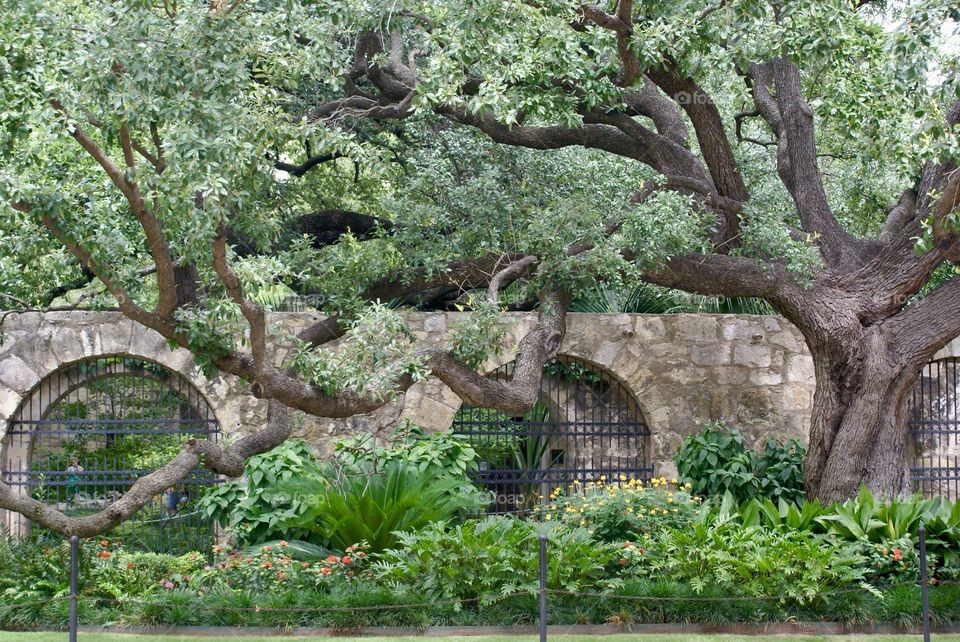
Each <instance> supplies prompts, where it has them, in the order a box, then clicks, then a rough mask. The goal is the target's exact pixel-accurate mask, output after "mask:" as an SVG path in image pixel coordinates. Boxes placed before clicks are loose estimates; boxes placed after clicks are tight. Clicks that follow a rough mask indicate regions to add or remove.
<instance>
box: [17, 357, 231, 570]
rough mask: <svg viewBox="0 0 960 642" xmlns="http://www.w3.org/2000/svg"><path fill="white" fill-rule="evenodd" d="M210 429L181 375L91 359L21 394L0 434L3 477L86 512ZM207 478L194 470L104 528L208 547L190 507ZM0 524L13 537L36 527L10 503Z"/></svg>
mask: <svg viewBox="0 0 960 642" xmlns="http://www.w3.org/2000/svg"><path fill="white" fill-rule="evenodd" d="M219 435H220V429H219V427H218V425H217V421H216V419H215V418H214V415H213V412H212V410H211V408H210V407H209V405H208V404H207V402H206V400H204V399H203V397H202V396H201V395H200V393H199V392H198V391H197V390H196V389H195V388H194V387H193V386H192V385H190V383H189V382H187V381H186V380H184V379H183V377H181V376H179V375H177V374H176V373H173V372H171V371H169V370H167V369H166V368H164V367H162V366H159V365H157V364H153V363H149V362H145V361H140V360H135V359H129V358H123V357H104V358H97V359H91V360H87V361H83V362H80V363H77V364H74V365H72V366H68V367H66V368H62V369H60V370H59V371H57V372H56V373H54V374H53V375H51V376H50V377H47V378H46V379H44V380H43V381H42V382H40V384H38V386H37V387H36V388H35V389H34V390H33V392H32V393H31V394H30V395H29V396H28V397H27V399H26V400H25V401H24V402H23V404H22V405H21V407H20V409H19V411H18V412H17V413H16V414H15V415H14V417H13V419H12V420H11V422H10V425H9V430H8V431H7V434H6V436H5V437H4V439H3V442H2V457H0V459H2V476H3V481H4V482H6V483H7V484H8V485H9V486H10V487H11V488H12V489H13V491H14V492H15V493H19V494H22V495H24V496H30V497H33V498H34V499H37V500H40V501H43V502H46V503H48V504H50V505H52V506H55V507H56V508H57V509H59V510H61V511H62V512H64V513H67V514H68V515H84V514H92V513H95V512H98V511H100V510H102V509H104V508H105V507H106V506H107V505H109V504H110V503H111V502H113V501H114V500H116V499H117V498H119V497H120V496H121V495H122V494H123V493H125V492H126V491H127V490H129V488H130V487H131V486H132V485H133V483H134V482H135V481H136V480H137V479H139V478H140V477H142V476H144V475H146V474H148V473H150V472H152V471H153V470H155V469H157V468H159V467H160V466H162V465H164V464H165V463H166V462H167V461H169V460H170V459H172V458H173V457H174V456H175V455H176V453H177V452H178V451H179V450H180V448H181V446H182V444H183V442H184V441H185V440H188V439H194V438H197V439H213V440H218V439H219ZM216 481H217V480H216V479H215V478H214V477H213V476H212V475H211V474H210V473H209V472H208V471H206V469H197V470H195V471H193V473H192V474H191V475H190V476H188V477H187V478H186V479H184V480H183V481H182V482H181V483H180V484H179V485H177V486H176V487H174V488H172V489H170V490H169V491H168V492H167V493H165V494H164V495H162V496H161V497H158V498H156V499H155V500H154V502H153V503H151V504H148V505H147V506H145V507H144V508H142V509H141V510H140V511H139V512H138V513H137V514H136V515H134V516H133V518H132V519H130V520H129V521H127V522H125V523H124V524H123V525H122V526H120V527H118V529H117V530H116V531H114V532H113V533H110V534H109V535H108V536H109V537H110V538H111V539H121V540H122V541H123V542H124V544H125V545H126V546H128V547H129V548H132V549H135V550H148V551H158V552H159V551H162V552H168V553H183V552H187V551H191V550H209V549H210V546H211V545H212V543H213V536H214V526H213V524H212V523H211V522H210V521H209V520H207V519H204V518H202V517H201V515H200V513H199V512H198V511H197V510H196V509H195V505H196V500H197V499H198V498H199V496H200V494H201V493H202V492H203V490H204V489H205V488H207V487H209V486H210V485H212V484H215V483H216ZM0 523H2V524H3V525H4V526H5V527H6V528H7V530H9V531H10V532H11V533H14V534H19V535H25V534H27V533H28V532H29V531H30V529H31V528H34V527H36V526H35V525H32V524H31V523H30V522H29V520H27V518H25V517H23V516H22V515H20V514H18V513H14V512H12V511H0Z"/></svg>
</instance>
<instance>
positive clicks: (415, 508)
mask: <svg viewBox="0 0 960 642" xmlns="http://www.w3.org/2000/svg"><path fill="white" fill-rule="evenodd" d="M275 497H277V498H278V500H280V501H284V502H286V501H290V502H292V503H293V504H295V505H297V506H299V507H300V509H299V510H298V511H297V513H296V514H295V515H293V516H290V517H288V518H286V519H285V520H283V521H281V522H278V524H277V526H278V528H280V529H281V530H284V531H286V532H295V533H299V532H303V531H306V532H308V533H309V534H310V535H311V536H312V538H313V540H314V541H316V542H318V543H321V544H323V545H325V546H329V547H332V548H338V549H340V550H343V548H345V547H347V546H349V545H351V544H353V543H355V542H360V541H365V542H367V543H368V544H369V545H370V548H371V550H373V551H381V550H384V549H386V548H389V547H390V546H393V545H394V544H395V543H396V541H397V536H396V534H395V533H396V531H402V530H414V529H417V528H422V527H424V526H426V525H428V524H430V523H432V522H445V521H448V520H452V519H457V518H463V517H464V516H466V515H468V514H474V513H477V512H479V511H480V510H481V509H482V508H483V506H485V505H486V504H487V502H488V497H487V493H485V492H482V491H480V490H478V489H477V488H476V487H475V486H473V484H471V483H470V481H469V480H468V479H466V477H465V476H464V477H463V478H461V479H457V478H454V477H451V476H450V475H448V474H443V473H440V472H439V471H436V470H434V469H431V468H428V469H427V470H425V471H421V470H420V469H419V468H418V467H415V466H413V465H411V464H405V463H400V462H391V463H388V464H385V465H384V466H383V467H381V468H380V469H379V470H377V471H376V472H373V471H370V472H369V473H365V474H354V475H347V476H340V477H339V478H334V479H331V478H328V477H324V476H322V473H319V472H318V473H317V474H313V475H308V476H306V477H305V478H303V479H298V480H290V481H288V482H286V483H284V484H280V485H279V487H278V488H277V489H276V491H275Z"/></svg>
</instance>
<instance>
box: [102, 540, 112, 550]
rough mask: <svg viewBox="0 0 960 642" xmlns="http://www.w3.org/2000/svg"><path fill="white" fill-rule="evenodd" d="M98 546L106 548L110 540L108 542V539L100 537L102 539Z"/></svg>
mask: <svg viewBox="0 0 960 642" xmlns="http://www.w3.org/2000/svg"><path fill="white" fill-rule="evenodd" d="M100 546H102V547H104V548H107V547H108V546H110V542H108V541H107V540H105V539H102V540H100Z"/></svg>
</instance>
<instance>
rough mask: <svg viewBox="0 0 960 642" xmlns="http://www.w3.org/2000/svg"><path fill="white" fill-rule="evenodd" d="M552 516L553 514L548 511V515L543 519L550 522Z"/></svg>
mask: <svg viewBox="0 0 960 642" xmlns="http://www.w3.org/2000/svg"><path fill="white" fill-rule="evenodd" d="M552 517H553V516H552V515H550V513H547V516H546V517H544V518H543V519H544V520H546V521H548V522H549V521H550V519H551V518H552Z"/></svg>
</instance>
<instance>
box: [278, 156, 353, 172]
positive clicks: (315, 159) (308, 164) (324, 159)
mask: <svg viewBox="0 0 960 642" xmlns="http://www.w3.org/2000/svg"><path fill="white" fill-rule="evenodd" d="M338 158H345V156H344V155H343V154H341V153H340V152H332V153H330V154H318V155H317V156H312V157H310V158H308V159H307V160H305V161H304V162H302V163H300V164H299V165H293V164H291V163H284V162H283V161H280V160H278V161H276V162H275V163H274V164H273V166H274V167H276V168H277V169H279V170H280V171H283V172H287V173H288V174H290V175H291V176H297V177H300V176H303V175H304V174H306V173H307V172H309V171H310V170H311V169H313V168H314V167H319V166H320V165H322V164H324V163H329V162H330V161H334V160H337V159H338Z"/></svg>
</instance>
